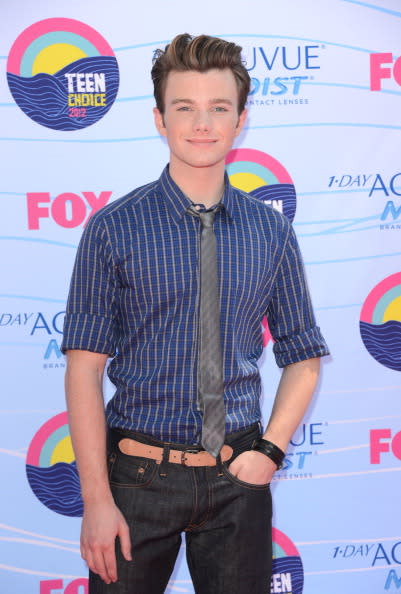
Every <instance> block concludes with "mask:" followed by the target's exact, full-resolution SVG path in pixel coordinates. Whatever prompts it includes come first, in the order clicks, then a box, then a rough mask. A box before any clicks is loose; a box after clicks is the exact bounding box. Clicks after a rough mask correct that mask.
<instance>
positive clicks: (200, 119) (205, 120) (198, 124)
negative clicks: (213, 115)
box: [194, 111, 210, 132]
mask: <svg viewBox="0 0 401 594" xmlns="http://www.w3.org/2000/svg"><path fill="white" fill-rule="evenodd" d="M194 129H195V130H199V131H201V132H204V131H207V130H209V129H210V114H209V113H208V112H207V111H198V112H197V113H196V116H195V119H194Z"/></svg>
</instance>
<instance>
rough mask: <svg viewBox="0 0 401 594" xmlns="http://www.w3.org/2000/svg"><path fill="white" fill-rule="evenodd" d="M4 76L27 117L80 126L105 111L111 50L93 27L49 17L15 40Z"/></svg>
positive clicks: (113, 84)
mask: <svg viewBox="0 0 401 594" xmlns="http://www.w3.org/2000/svg"><path fill="white" fill-rule="evenodd" d="M7 79H8V85H9V87H10V91H11V94H12V96H13V98H14V100H15V102H16V103H17V105H18V106H19V107H20V108H21V109H22V111H23V112H24V113H25V114H26V115H27V116H29V117H30V118H32V120H34V121H35V122H37V123H38V124H41V125H42V126H46V127H47V128H52V129H53V130H80V129H82V128H86V127H87V126H91V125H92V124H94V123H95V122H97V121H98V120H100V118H102V117H103V116H104V115H105V113H107V112H108V111H109V109H110V107H111V106H112V105H113V103H114V100H115V98H116V95H117V91H118V83H119V73H118V65H117V60H116V58H115V56H114V52H113V50H112V49H111V47H110V46H109V44H108V43H107V41H105V40H104V39H103V37H102V36H101V35H99V33H97V31H95V30H94V29H92V27H89V26H88V25H85V24H84V23H81V22H80V21H75V20H73V19H66V18H54V19H46V20H44V21H39V22H38V23H35V24H34V25H31V26H30V27H28V28H27V29H25V30H24V31H23V32H22V33H21V35H20V36H19V37H18V38H17V39H16V41H15V42H14V44H13V46H12V48H11V50H10V53H9V56H8V61H7Z"/></svg>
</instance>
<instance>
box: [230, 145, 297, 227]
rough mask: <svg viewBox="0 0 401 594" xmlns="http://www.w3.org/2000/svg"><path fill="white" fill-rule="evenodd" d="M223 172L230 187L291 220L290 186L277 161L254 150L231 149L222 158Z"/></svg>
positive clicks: (292, 193)
mask: <svg viewBox="0 0 401 594" xmlns="http://www.w3.org/2000/svg"><path fill="white" fill-rule="evenodd" d="M226 170H227V174H228V176H229V178H230V182H231V183H232V185H233V186H235V187H237V188H239V189H240V190H243V191H244V192H247V193H248V194H251V196H254V197H255V198H258V199H259V200H262V202H265V203H266V204H270V205H271V206H273V207H274V208H275V209H276V210H279V211H280V212H281V213H283V214H284V215H285V216H286V217H287V218H288V219H289V220H290V221H291V222H292V221H293V220H294V216H295V210H296V194H295V188H294V183H293V181H292V179H291V177H290V174H289V173H288V171H287V170H286V169H285V168H284V167H283V165H282V164H281V163H280V162H279V161H277V159H275V158H274V157H271V156H270V155H268V154H267V153H264V152H263V151H258V150H256V149H246V148H244V149H233V150H232V151H230V152H229V153H228V155H227V157H226Z"/></svg>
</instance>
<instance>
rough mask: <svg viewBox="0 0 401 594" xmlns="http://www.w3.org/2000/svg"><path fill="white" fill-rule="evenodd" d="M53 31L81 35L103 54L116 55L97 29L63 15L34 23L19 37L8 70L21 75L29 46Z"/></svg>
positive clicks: (10, 56) (10, 54)
mask: <svg viewBox="0 0 401 594" xmlns="http://www.w3.org/2000/svg"><path fill="white" fill-rule="evenodd" d="M53 31H66V32H68V33H76V34H77V35H81V37H84V38H85V39H87V40H88V41H90V42H91V43H92V44H93V45H94V46H95V47H96V49H97V50H98V51H99V53H100V54H101V55H102V56H114V52H113V50H112V48H111V47H110V45H109V44H108V43H107V41H106V40H105V39H103V37H102V36H101V35H100V34H99V33H98V32H97V31H95V29H92V27H89V25H85V23H81V22H80V21H76V20H74V19H66V18H63V17H60V18H55V19H45V20H43V21H39V22H38V23H34V24H33V25H31V26H30V27H28V28H27V29H25V30H24V31H23V32H22V33H21V35H19V37H17V39H16V40H15V42H14V44H13V46H12V48H11V50H10V53H9V55H8V60H7V72H10V73H12V74H17V75H19V74H20V65H21V60H22V58H23V56H24V53H25V51H26V49H27V47H28V46H29V45H30V44H31V43H32V42H33V41H34V40H35V39H37V38H38V37H40V36H41V35H44V34H45V33H51V32H53Z"/></svg>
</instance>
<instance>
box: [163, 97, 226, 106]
mask: <svg viewBox="0 0 401 594" xmlns="http://www.w3.org/2000/svg"><path fill="white" fill-rule="evenodd" d="M177 103H187V104H188V105H194V103H195V101H193V99H187V98H185V97H177V98H176V99H173V100H172V101H171V105H176V104H177ZM209 103H210V105H216V104H217V103H224V104H225V105H233V102H232V101H231V100H230V99H225V98H220V97H216V98H215V99H209Z"/></svg>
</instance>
